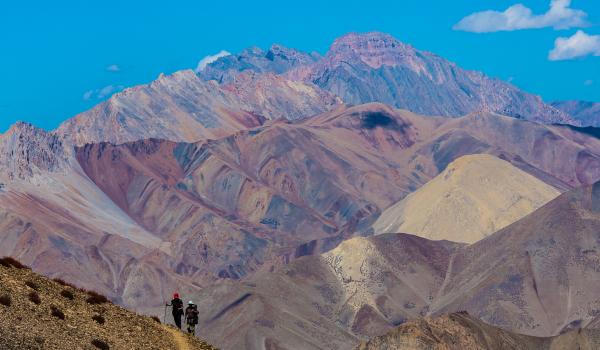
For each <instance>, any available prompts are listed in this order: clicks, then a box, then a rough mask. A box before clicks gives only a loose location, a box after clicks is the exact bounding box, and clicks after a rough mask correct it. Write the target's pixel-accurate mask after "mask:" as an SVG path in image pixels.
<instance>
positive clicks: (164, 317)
mask: <svg viewBox="0 0 600 350" xmlns="http://www.w3.org/2000/svg"><path fill="white" fill-rule="evenodd" d="M167 307H169V304H165V314H164V315H163V324H167Z"/></svg>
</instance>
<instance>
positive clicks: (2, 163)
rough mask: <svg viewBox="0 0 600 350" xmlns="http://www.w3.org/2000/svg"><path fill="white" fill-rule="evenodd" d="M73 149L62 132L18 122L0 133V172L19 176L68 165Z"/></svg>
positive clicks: (19, 177) (1, 174)
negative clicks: (48, 130) (57, 132)
mask: <svg viewBox="0 0 600 350" xmlns="http://www.w3.org/2000/svg"><path fill="white" fill-rule="evenodd" d="M71 152H72V148H70V147H68V146H66V145H65V143H64V140H63V139H62V138H61V137H60V136H59V135H57V134H55V133H53V132H47V131H45V130H43V129H40V128H37V127H35V126H33V125H32V124H29V123H24V122H17V123H16V124H14V125H13V126H12V127H11V128H10V129H9V130H8V131H7V132H6V133H4V134H2V135H0V155H1V156H0V176H1V177H5V178H7V179H10V180H16V179H26V178H29V177H32V176H34V175H36V174H41V173H43V172H55V171H59V170H61V169H64V168H65V167H66V166H67V165H68V163H69V156H70V154H72V153H71Z"/></svg>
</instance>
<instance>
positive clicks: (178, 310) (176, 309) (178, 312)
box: [167, 293, 183, 329]
mask: <svg viewBox="0 0 600 350" xmlns="http://www.w3.org/2000/svg"><path fill="white" fill-rule="evenodd" d="M167 306H171V308H172V310H171V313H172V314H173V320H174V321H175V325H176V326H177V328H179V329H181V316H183V300H181V299H180V298H179V293H174V294H173V300H171V304H167Z"/></svg>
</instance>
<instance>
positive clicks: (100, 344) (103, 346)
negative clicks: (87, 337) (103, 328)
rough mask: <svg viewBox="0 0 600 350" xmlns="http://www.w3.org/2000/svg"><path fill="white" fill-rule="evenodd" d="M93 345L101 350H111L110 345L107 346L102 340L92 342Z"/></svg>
mask: <svg viewBox="0 0 600 350" xmlns="http://www.w3.org/2000/svg"><path fill="white" fill-rule="evenodd" d="M92 345H93V346H95V347H97V348H98V349H100V350H110V346H108V344H106V342H105V341H102V340H100V339H94V340H92Z"/></svg>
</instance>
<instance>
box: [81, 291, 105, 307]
mask: <svg viewBox="0 0 600 350" xmlns="http://www.w3.org/2000/svg"><path fill="white" fill-rule="evenodd" d="M86 293H87V294H88V295H89V296H88V298H87V299H86V300H85V301H86V302H87V303H88V304H104V303H108V298H107V297H105V296H104V295H102V294H98V293H96V292H94V291H91V290H88V291H87V292H86Z"/></svg>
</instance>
